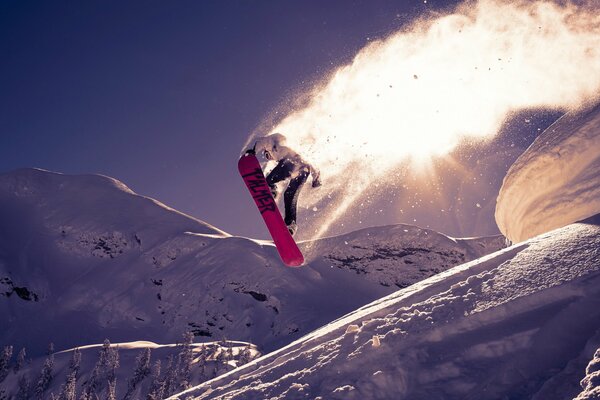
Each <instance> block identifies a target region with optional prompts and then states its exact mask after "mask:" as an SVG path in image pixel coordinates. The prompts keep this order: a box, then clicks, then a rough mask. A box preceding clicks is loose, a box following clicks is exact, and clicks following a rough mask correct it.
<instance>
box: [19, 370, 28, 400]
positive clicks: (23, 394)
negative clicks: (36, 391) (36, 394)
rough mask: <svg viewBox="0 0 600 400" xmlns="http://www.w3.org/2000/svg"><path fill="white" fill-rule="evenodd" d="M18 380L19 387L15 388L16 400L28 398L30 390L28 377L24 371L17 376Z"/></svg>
mask: <svg viewBox="0 0 600 400" xmlns="http://www.w3.org/2000/svg"><path fill="white" fill-rule="evenodd" d="M18 382H19V383H18V385H19V389H18V390H17V400H28V399H29V397H30V390H31V385H30V383H29V377H28V376H27V374H26V373H22V374H21V376H19V381H18Z"/></svg>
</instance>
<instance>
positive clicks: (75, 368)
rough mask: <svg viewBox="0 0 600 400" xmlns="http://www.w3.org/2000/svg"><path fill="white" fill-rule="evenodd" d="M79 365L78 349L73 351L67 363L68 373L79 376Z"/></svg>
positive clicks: (79, 354) (79, 353)
mask: <svg viewBox="0 0 600 400" xmlns="http://www.w3.org/2000/svg"><path fill="white" fill-rule="evenodd" d="M80 365H81V351H79V347H78V348H76V349H75V350H73V354H72V355H71V360H70V361H69V373H75V376H77V375H78V374H79V367H80Z"/></svg>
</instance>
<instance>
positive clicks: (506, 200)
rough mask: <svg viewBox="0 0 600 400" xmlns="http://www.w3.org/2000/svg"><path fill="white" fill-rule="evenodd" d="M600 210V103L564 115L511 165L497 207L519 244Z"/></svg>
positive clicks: (498, 219) (500, 223)
mask: <svg viewBox="0 0 600 400" xmlns="http://www.w3.org/2000/svg"><path fill="white" fill-rule="evenodd" d="M599 212H600V103H596V104H592V105H589V106H587V107H585V108H584V109H582V110H578V111H574V112H571V113H567V114H565V115H564V116H563V117H562V118H560V119H559V120H558V121H556V122H555V123H554V124H553V125H552V126H550V127H549V128H548V129H546V130H545V131H544V132H543V133H542V134H541V135H540V136H539V137H538V138H537V139H536V140H535V141H534V142H533V143H532V145H531V146H530V147H529V148H528V149H527V150H526V151H525V152H524V153H523V154H522V155H521V156H520V157H519V158H518V159H517V161H515V163H514V164H513V165H512V166H511V168H510V169H509V171H508V173H507V175H506V177H505V178H504V182H503V184H502V188H501V189H500V194H499V196H498V199H497V205H496V222H497V223H498V227H499V228H500V231H501V232H502V233H503V234H504V235H505V236H506V237H508V238H509V239H510V240H512V241H513V242H520V241H522V240H526V239H528V238H531V237H533V236H536V235H539V234H540V233H543V232H548V231H549V230H552V229H556V228H560V227H562V226H565V225H568V224H570V223H573V222H576V221H580V220H582V219H584V218H587V217H590V216H592V215H596V214H597V213H599Z"/></svg>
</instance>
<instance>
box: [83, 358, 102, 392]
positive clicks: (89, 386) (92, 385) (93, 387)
mask: <svg viewBox="0 0 600 400" xmlns="http://www.w3.org/2000/svg"><path fill="white" fill-rule="evenodd" d="M99 379H100V367H99V366H98V363H96V365H95V366H94V369H93V370H92V373H91V374H90V379H88V381H87V382H86V383H85V385H84V387H83V390H82V391H81V397H80V399H81V400H89V399H92V398H94V397H95V396H96V393H97V391H98V380H99Z"/></svg>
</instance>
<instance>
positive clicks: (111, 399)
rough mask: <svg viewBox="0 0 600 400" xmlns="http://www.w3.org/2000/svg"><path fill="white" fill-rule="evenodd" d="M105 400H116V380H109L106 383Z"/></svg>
mask: <svg viewBox="0 0 600 400" xmlns="http://www.w3.org/2000/svg"><path fill="white" fill-rule="evenodd" d="M106 399H107V400H117V379H116V378H114V379H111V380H109V381H108V389H107V395H106Z"/></svg>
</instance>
